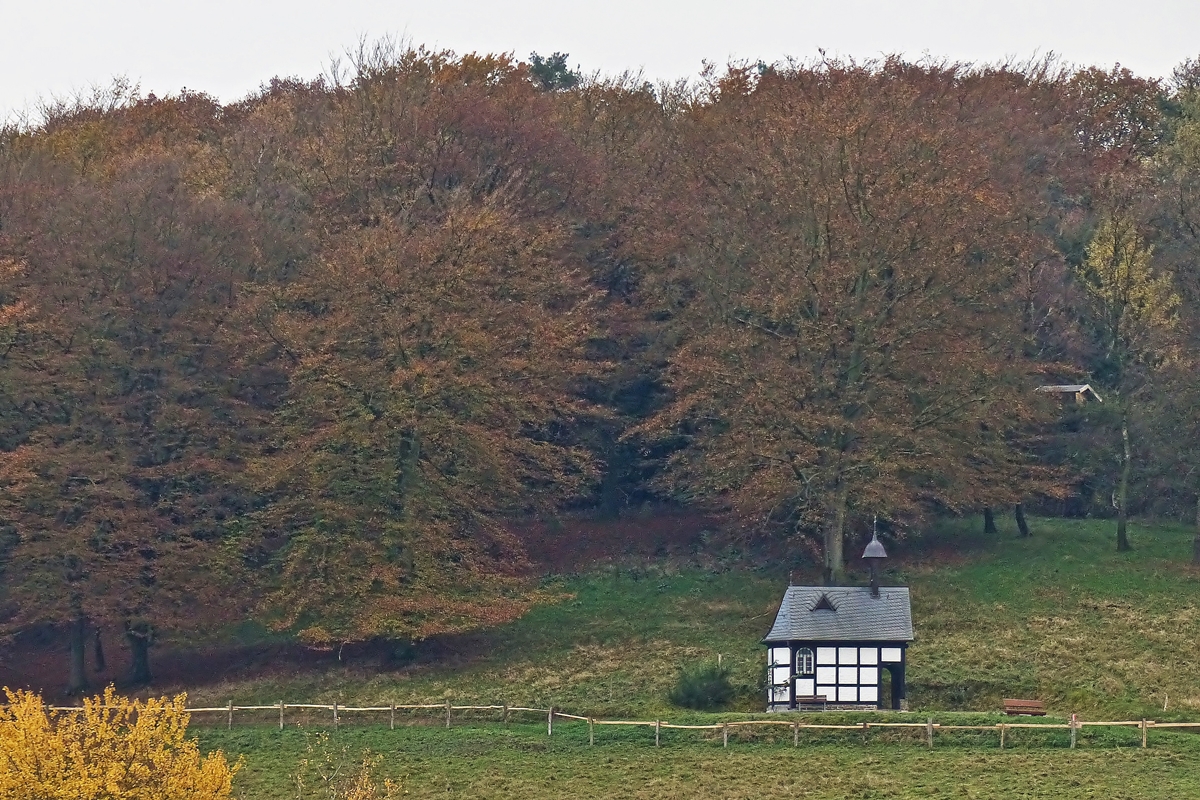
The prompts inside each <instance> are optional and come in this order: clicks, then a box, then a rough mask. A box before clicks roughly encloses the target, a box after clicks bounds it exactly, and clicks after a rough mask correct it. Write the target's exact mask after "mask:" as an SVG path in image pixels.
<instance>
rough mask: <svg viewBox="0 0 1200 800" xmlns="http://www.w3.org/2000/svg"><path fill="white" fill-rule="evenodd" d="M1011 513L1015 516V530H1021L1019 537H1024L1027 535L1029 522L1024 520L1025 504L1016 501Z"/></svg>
mask: <svg viewBox="0 0 1200 800" xmlns="http://www.w3.org/2000/svg"><path fill="white" fill-rule="evenodd" d="M1013 515H1014V516H1016V518H1017V530H1018V531H1020V532H1021V538H1022V539H1024V538H1025V537H1026V536H1028V535H1029V523H1028V522H1026V521H1025V505H1024V503H1017V505H1016V507H1015V508H1014V509H1013Z"/></svg>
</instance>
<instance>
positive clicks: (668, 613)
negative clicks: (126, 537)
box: [155, 519, 1200, 719]
mask: <svg viewBox="0 0 1200 800" xmlns="http://www.w3.org/2000/svg"><path fill="white" fill-rule="evenodd" d="M1033 525H1034V536H1033V537H1032V538H1029V539H1020V538H1016V536H1015V531H1011V530H1007V529H1005V528H1004V527H1003V525H1002V527H1001V533H1000V534H999V535H998V536H983V535H980V534H975V533H973V532H970V531H969V530H968V527H969V528H970V529H971V531H973V530H974V528H975V527H976V523H975V522H974V521H970V522H967V521H964V522H962V523H960V524H953V525H947V526H945V527H943V528H942V529H941V530H940V531H939V532H938V533H936V534H931V535H928V536H926V537H923V538H921V539H919V540H912V541H907V542H902V543H901V544H899V545H898V546H897V547H894V548H893V550H894V552H895V558H894V559H893V563H892V564H891V569H890V570H889V572H888V573H887V576H886V577H885V582H888V581H894V582H903V583H907V584H909V585H911V587H912V596H913V615H914V624H915V627H916V635H917V640H916V642H915V643H914V644H913V646H912V649H911V651H910V654H909V658H910V661H909V665H910V666H909V698H910V701H911V705H912V709H913V710H914V711H925V710H939V711H940V710H958V711H993V710H995V709H996V708H998V706H999V702H1000V699H1001V698H1002V697H1004V696H1019V697H1036V698H1040V699H1042V700H1044V701H1046V703H1047V704H1048V706H1049V707H1050V708H1051V709H1052V711H1054V712H1057V713H1060V714H1069V713H1071V712H1077V713H1080V714H1084V715H1087V716H1089V717H1091V718H1096V715H1101V716H1104V715H1108V716H1110V717H1113V716H1115V717H1120V718H1125V717H1132V718H1139V717H1142V716H1148V717H1151V718H1157V719H1164V718H1165V717H1164V715H1163V705H1164V702H1165V703H1166V704H1167V707H1168V708H1167V711H1168V715H1171V714H1173V713H1174V712H1188V713H1191V714H1192V715H1200V685H1198V684H1197V682H1196V681H1195V679H1194V675H1193V662H1194V643H1195V642H1196V641H1197V639H1198V638H1200V603H1198V601H1197V588H1198V585H1200V575H1197V573H1196V572H1195V571H1194V570H1193V569H1192V568H1191V567H1189V566H1188V565H1187V558H1188V555H1189V552H1190V546H1191V536H1192V534H1191V531H1190V530H1188V529H1185V528H1183V527H1182V526H1173V525H1159V524H1155V525H1150V524H1143V525H1136V526H1134V527H1133V529H1132V537H1133V541H1134V542H1135V544H1136V549H1134V550H1133V551H1131V552H1128V553H1121V554H1118V553H1116V552H1113V551H1112V547H1111V540H1112V530H1111V528H1112V524H1111V523H1105V522H1095V521H1075V520H1049V519H1037V520H1035V521H1034V522H1033ZM696 544H698V541H697V542H696ZM687 549H688V542H687V541H686V540H677V541H675V542H673V543H671V544H670V546H667V547H666V550H667V551H668V552H671V551H674V552H675V553H676V554H675V555H668V556H667V557H664V558H661V559H659V560H657V561H644V560H643V559H641V558H637V559H634V560H633V561H631V562H626V563H622V562H621V561H619V560H618V561H614V562H612V563H611V564H607V565H605V566H602V567H600V566H598V567H596V568H595V569H593V570H591V571H587V572H580V573H578V574H568V575H561V574H560V575H548V576H546V577H545V578H544V579H543V581H542V584H541V585H542V588H543V590H544V591H547V592H551V593H553V594H555V595H557V596H558V597H559V598H560V599H559V601H558V602H556V603H552V604H549V605H546V606H543V607H540V608H537V609H535V610H534V611H532V612H531V613H530V614H528V615H527V616H526V617H524V618H523V619H521V620H519V621H517V622H515V623H513V624H510V625H508V626H505V627H502V628H499V629H496V630H495V631H491V632H487V633H482V634H476V635H471V636H462V637H454V638H450V639H445V640H437V641H433V642H430V643H428V644H426V645H424V646H421V647H418V648H417V650H416V651H415V652H414V653H413V654H412V658H414V660H415V663H413V664H411V665H409V666H405V667H400V668H395V667H394V666H393V667H392V668H391V669H380V666H379V664H380V662H379V657H378V655H370V656H367V655H363V656H361V657H358V658H355V659H351V660H349V661H347V662H344V663H343V664H340V665H339V664H338V663H337V662H336V660H335V659H329V660H327V661H326V662H324V663H325V664H326V665H327V668H324V669H322V670H320V671H315V670H310V669H305V668H304V667H303V666H302V665H300V664H294V663H293V664H292V665H287V664H282V665H280V667H279V669H278V670H277V671H275V672H272V671H271V670H270V669H269V667H268V668H266V673H265V674H263V670H264V667H263V666H262V665H259V666H257V667H255V669H256V670H257V673H256V674H255V675H254V676H253V677H246V678H238V677H237V676H236V675H232V676H227V677H226V678H224V679H223V680H222V681H221V682H220V683H216V684H209V685H201V686H195V685H192V686H186V685H176V686H160V687H155V689H161V690H164V691H175V690H183V689H188V690H190V692H191V695H192V697H193V699H194V701H195V702H198V703H201V704H209V703H213V704H220V705H223V704H224V703H225V702H227V701H229V700H233V701H235V702H237V703H246V704H249V703H256V702H261V703H274V702H277V701H278V700H279V699H281V698H282V699H285V700H288V701H289V702H291V701H294V702H306V701H307V702H332V701H334V700H338V701H339V702H343V703H348V704H353V703H357V702H368V701H369V702H380V701H382V702H388V701H392V700H394V701H396V702H443V701H444V700H445V699H446V698H452V699H453V700H454V702H456V703H458V702H463V703H466V702H468V701H476V702H480V703H485V702H486V703H509V704H513V705H517V704H523V703H532V704H540V705H542V706H545V705H548V704H553V705H554V706H555V707H558V708H563V709H566V710H574V711H577V712H579V713H585V714H592V715H596V716H605V715H610V716H620V715H640V716H642V717H646V716H647V715H665V714H669V713H672V712H673V709H672V708H671V707H670V705H669V704H668V702H667V700H666V694H667V691H668V689H669V688H670V686H671V685H672V683H673V681H674V679H675V676H676V673H677V671H678V669H679V667H680V666H681V665H684V664H688V663H692V662H697V661H703V660H715V659H716V657H717V654H718V653H720V654H722V659H723V661H724V662H725V663H728V664H731V665H732V666H733V668H734V670H735V680H736V682H737V683H738V684H739V685H740V686H741V690H742V694H741V695H740V697H739V699H738V701H737V708H739V709H742V710H747V711H750V710H761V707H762V700H761V697H760V695H761V692H760V691H759V689H758V686H759V681H760V678H761V673H762V664H763V659H764V654H763V650H762V647H761V646H760V645H759V643H758V642H759V639H760V638H761V637H762V636H763V634H764V633H765V632H766V630H767V628H768V627H769V626H770V622H771V620H772V617H773V614H774V611H775V608H776V605H777V603H778V600H779V597H780V595H781V593H782V590H783V587H784V586H785V585H786V582H787V574H788V569H789V566H788V565H784V564H778V565H776V566H767V567H759V568H752V567H750V566H748V558H747V557H746V556H745V555H744V554H742V553H740V552H738V551H735V550H732V549H730V550H726V551H725V552H723V553H718V554H715V555H710V554H703V555H701V554H692V553H689V552H687ZM812 577H814V576H813V575H811V574H808V575H803V576H802V575H801V573H800V572H797V573H796V580H797V582H799V581H801V580H803V579H808V578H812ZM674 713H678V711H677V710H676V711H674Z"/></svg>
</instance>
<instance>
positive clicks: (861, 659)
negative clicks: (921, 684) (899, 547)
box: [763, 537, 913, 711]
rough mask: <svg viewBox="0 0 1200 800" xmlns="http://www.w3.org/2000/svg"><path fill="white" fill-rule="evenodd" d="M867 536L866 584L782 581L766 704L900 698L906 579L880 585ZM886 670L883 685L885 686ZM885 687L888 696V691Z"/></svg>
mask: <svg viewBox="0 0 1200 800" xmlns="http://www.w3.org/2000/svg"><path fill="white" fill-rule="evenodd" d="M885 557H886V553H884V550H883V545H882V544H880V542H879V540H878V538H875V537H872V539H871V543H870V544H868V545H867V549H866V551H865V552H864V553H863V558H865V559H867V560H868V563H870V565H871V567H872V569H871V585H870V586H869V587H868V586H789V587H788V588H787V592H786V593H785V594H784V596H783V602H782V603H781V604H780V606H779V613H778V614H777V615H776V617H775V624H774V625H772V626H771V632H770V633H768V634H767V635H766V637H765V638H764V639H763V644H765V645H766V646H767V687H768V688H767V710H768V711H789V710H795V709H797V708H801V707H803V706H810V705H816V706H820V707H824V708H845V707H848V708H894V709H903V708H905V707H906V706H907V700H906V697H905V690H904V667H905V657H906V654H907V651H908V643H909V642H911V641H912V640H913V626H912V606H911V602H910V599H909V594H908V587H907V586H885V587H880V586H879V583H878V581H877V579H876V577H875V569H874V566H875V560H877V559H881V558H885ZM885 678H886V679H889V681H890V684H891V688H890V691H889V692H887V693H885V692H884V684H885ZM888 695H890V696H888Z"/></svg>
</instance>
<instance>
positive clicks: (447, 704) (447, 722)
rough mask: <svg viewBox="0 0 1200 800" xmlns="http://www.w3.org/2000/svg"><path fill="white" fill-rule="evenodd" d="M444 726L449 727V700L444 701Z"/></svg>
mask: <svg viewBox="0 0 1200 800" xmlns="http://www.w3.org/2000/svg"><path fill="white" fill-rule="evenodd" d="M446 727H447V728H449V727H450V701H449V700H447V701H446Z"/></svg>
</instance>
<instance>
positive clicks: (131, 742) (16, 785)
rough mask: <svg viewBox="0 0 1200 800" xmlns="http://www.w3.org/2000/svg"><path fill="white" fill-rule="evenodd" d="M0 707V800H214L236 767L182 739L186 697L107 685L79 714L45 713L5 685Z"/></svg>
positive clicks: (34, 699) (223, 793)
mask: <svg viewBox="0 0 1200 800" xmlns="http://www.w3.org/2000/svg"><path fill="white" fill-rule="evenodd" d="M4 694H5V695H6V696H7V698H8V707H7V708H3V709H0V800H30V799H31V798H36V799H37V800H185V798H186V800H217V799H218V798H228V797H231V790H232V787H231V782H232V780H233V776H234V773H236V772H237V770H238V768H239V766H240V763H239V764H235V765H233V766H230V764H229V763H228V762H227V761H226V760H225V755H224V753H221V752H220V751H218V752H215V753H212V754H210V755H208V756H204V757H202V756H201V755H200V749H199V747H198V746H197V744H196V741H195V740H194V739H188V738H186V735H187V725H188V714H187V712H186V710H185V701H186V696H185V695H178V696H177V697H175V698H174V699H168V698H166V697H163V698H159V699H157V700H156V699H150V700H145V701H140V700H130V699H128V698H124V697H119V696H118V695H117V694H116V693H115V692H114V691H113V688H112V687H111V686H110V687H109V688H108V689H107V690H105V692H104V694H103V695H99V696H96V697H92V698H89V699H87V700H84V701H83V707H82V708H81V709H80V710H79V711H57V712H47V710H46V708H45V706H44V705H43V704H42V698H41V697H40V696H39V695H37V694H34V693H32V692H24V691H18V692H12V691H9V690H8V689H7V688H5V689H4Z"/></svg>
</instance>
